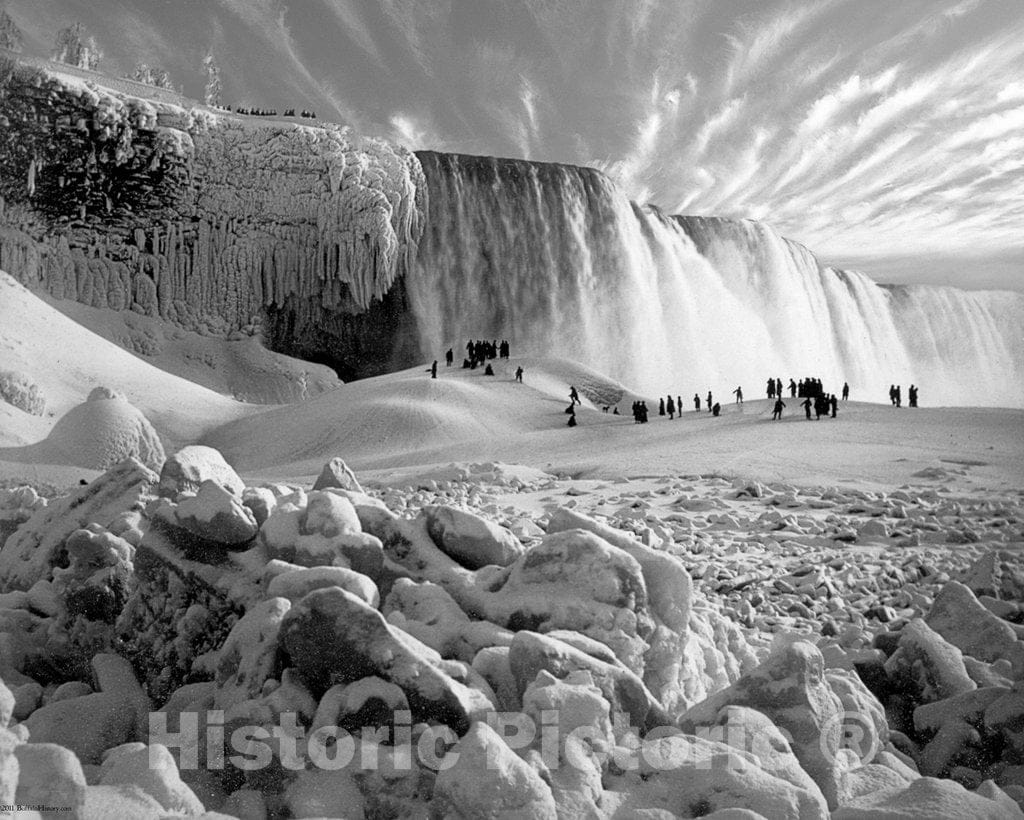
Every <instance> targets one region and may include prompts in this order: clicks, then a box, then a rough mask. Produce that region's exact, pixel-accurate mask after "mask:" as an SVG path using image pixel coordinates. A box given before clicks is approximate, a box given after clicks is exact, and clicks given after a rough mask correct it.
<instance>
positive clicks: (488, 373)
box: [484, 362, 494, 376]
mask: <svg viewBox="0 0 1024 820" xmlns="http://www.w3.org/2000/svg"><path fill="white" fill-rule="evenodd" d="M484 375H485V376H493V375H494V368H493V367H491V363H490V362H488V363H487V367H485V368H484Z"/></svg>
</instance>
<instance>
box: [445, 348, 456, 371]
mask: <svg viewBox="0 0 1024 820" xmlns="http://www.w3.org/2000/svg"><path fill="white" fill-rule="evenodd" d="M454 361H455V351H454V350H452V349H451V348H450V347H449V348H448V349H447V350H446V351H445V353H444V366H445V367H451V366H452V362H454Z"/></svg>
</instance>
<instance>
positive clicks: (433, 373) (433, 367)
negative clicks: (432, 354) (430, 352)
mask: <svg viewBox="0 0 1024 820" xmlns="http://www.w3.org/2000/svg"><path fill="white" fill-rule="evenodd" d="M430 378H432V379H436V378H437V359H434V363H433V364H432V365H430Z"/></svg>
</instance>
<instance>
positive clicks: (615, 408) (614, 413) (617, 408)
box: [612, 404, 622, 416]
mask: <svg viewBox="0 0 1024 820" xmlns="http://www.w3.org/2000/svg"><path fill="white" fill-rule="evenodd" d="M612 415H613V416H620V415H622V414H621V413H620V412H619V405H617V404H616V405H615V406H614V407H613V408H612Z"/></svg>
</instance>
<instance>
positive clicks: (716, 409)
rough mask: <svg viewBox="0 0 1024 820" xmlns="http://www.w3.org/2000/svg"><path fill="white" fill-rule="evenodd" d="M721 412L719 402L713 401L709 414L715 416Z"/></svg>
mask: <svg viewBox="0 0 1024 820" xmlns="http://www.w3.org/2000/svg"><path fill="white" fill-rule="evenodd" d="M721 412H722V405H720V404H719V403H718V402H717V401H716V402H715V406H714V407H712V408H711V415H712V416H717V415H718V414H719V413H721Z"/></svg>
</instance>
